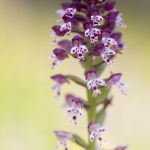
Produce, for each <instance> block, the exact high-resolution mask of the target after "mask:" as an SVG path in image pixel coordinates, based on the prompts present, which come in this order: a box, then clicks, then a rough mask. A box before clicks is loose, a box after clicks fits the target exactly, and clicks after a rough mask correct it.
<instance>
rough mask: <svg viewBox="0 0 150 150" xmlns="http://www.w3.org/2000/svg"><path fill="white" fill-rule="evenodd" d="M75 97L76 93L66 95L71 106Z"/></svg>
mask: <svg viewBox="0 0 150 150" xmlns="http://www.w3.org/2000/svg"><path fill="white" fill-rule="evenodd" d="M73 98H75V96H74V95H72V94H67V95H66V103H67V104H69V105H70V106H71V103H72V99H73Z"/></svg>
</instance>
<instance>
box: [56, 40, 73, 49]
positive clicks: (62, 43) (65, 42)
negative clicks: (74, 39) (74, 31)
mask: <svg viewBox="0 0 150 150" xmlns="http://www.w3.org/2000/svg"><path fill="white" fill-rule="evenodd" d="M58 45H60V46H61V48H62V49H64V50H70V49H71V47H72V46H71V42H70V41H69V40H62V41H60V42H58Z"/></svg>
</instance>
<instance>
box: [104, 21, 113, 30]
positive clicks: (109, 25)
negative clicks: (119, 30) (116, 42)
mask: <svg viewBox="0 0 150 150" xmlns="http://www.w3.org/2000/svg"><path fill="white" fill-rule="evenodd" d="M105 28H107V29H110V30H113V29H114V28H115V22H109V21H107V20H105Z"/></svg>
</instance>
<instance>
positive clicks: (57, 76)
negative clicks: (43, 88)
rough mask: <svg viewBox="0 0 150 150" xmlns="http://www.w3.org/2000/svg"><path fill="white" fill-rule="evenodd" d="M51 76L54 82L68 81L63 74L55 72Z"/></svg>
mask: <svg viewBox="0 0 150 150" xmlns="http://www.w3.org/2000/svg"><path fill="white" fill-rule="evenodd" d="M51 78H52V79H53V80H55V81H56V82H58V83H59V84H63V83H65V82H68V83H69V81H68V80H67V78H66V77H65V76H63V75H62V74H57V75H54V76H51Z"/></svg>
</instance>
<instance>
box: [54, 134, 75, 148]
mask: <svg viewBox="0 0 150 150" xmlns="http://www.w3.org/2000/svg"><path fill="white" fill-rule="evenodd" d="M54 133H55V135H56V137H57V138H58V140H59V143H58V144H57V146H56V148H55V149H56V150H57V149H58V148H59V147H60V146H61V145H63V146H64V150H68V146H67V141H68V140H70V139H73V136H72V134H71V133H68V132H64V131H54Z"/></svg>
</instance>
